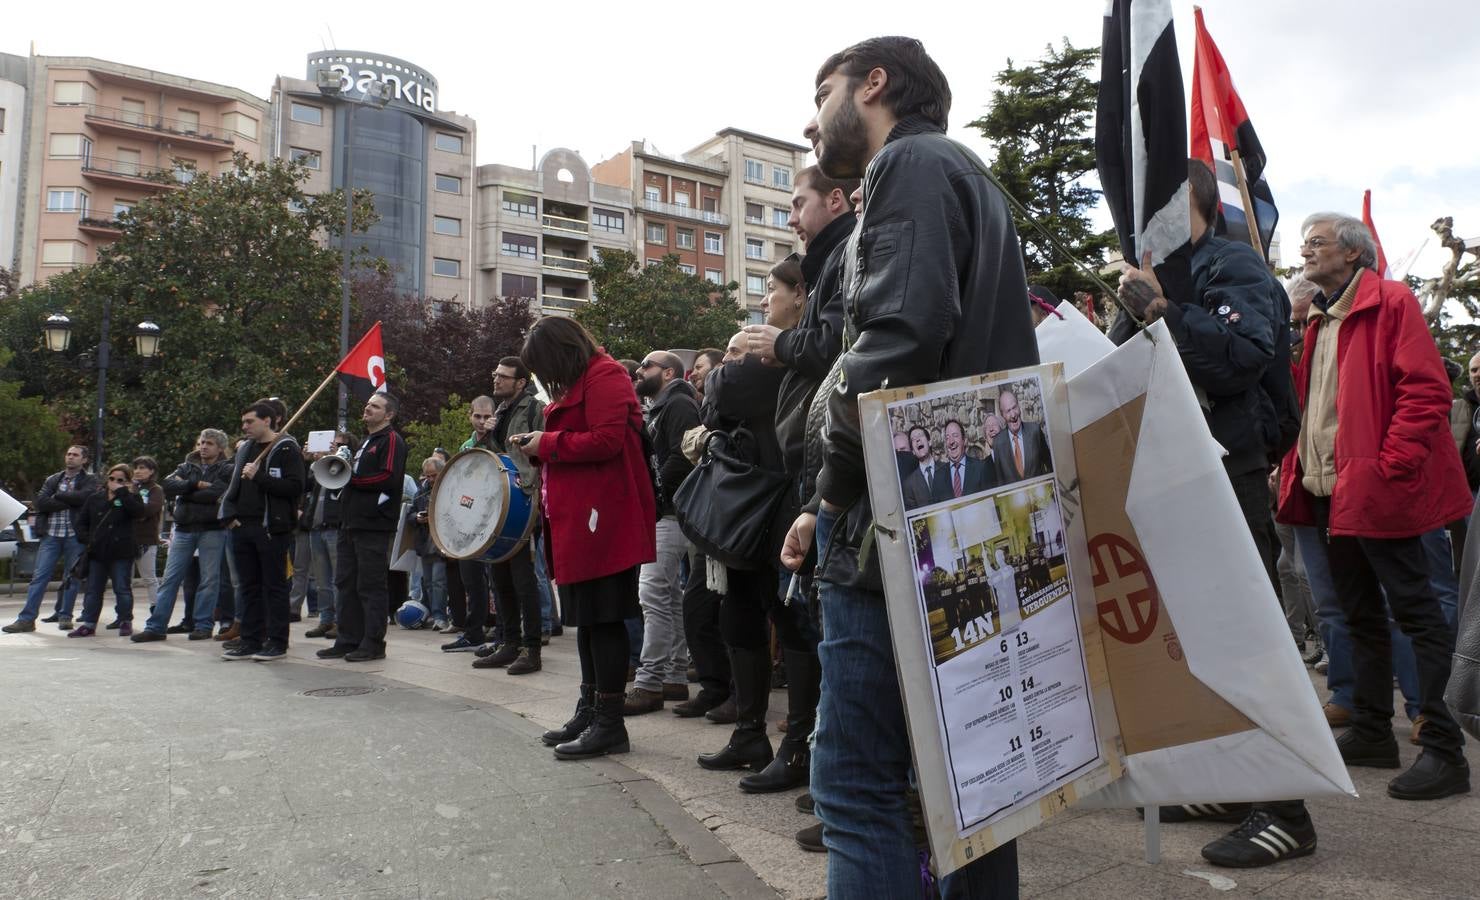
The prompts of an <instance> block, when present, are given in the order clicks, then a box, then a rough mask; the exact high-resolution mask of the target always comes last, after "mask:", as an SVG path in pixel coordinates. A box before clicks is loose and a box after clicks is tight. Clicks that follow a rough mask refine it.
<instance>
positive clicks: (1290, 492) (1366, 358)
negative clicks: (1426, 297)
mask: <svg viewBox="0 0 1480 900" xmlns="http://www.w3.org/2000/svg"><path fill="white" fill-rule="evenodd" d="M1360 277H1361V281H1360V282H1358V284H1357V293H1356V296H1355V297H1354V298H1353V300H1352V307H1351V311H1350V312H1348V313H1347V316H1346V319H1345V320H1343V321H1342V323H1341V328H1340V330H1338V331H1337V332H1336V338H1337V344H1336V422H1337V426H1336V489H1335V490H1334V491H1333V492H1332V495H1331V519H1330V530H1331V533H1332V534H1334V535H1348V536H1355V537H1372V538H1401V537H1413V536H1415V535H1419V534H1423V533H1425V532H1428V531H1432V530H1434V529H1435V528H1438V527H1440V526H1442V525H1447V524H1448V523H1450V522H1453V521H1454V520H1456V519H1460V518H1463V517H1465V516H1467V515H1469V512H1470V507H1471V506H1472V503H1471V500H1470V492H1469V489H1468V484H1467V483H1466V481H1465V471H1464V467H1463V466H1462V465H1461V464H1460V460H1459V451H1457V450H1456V449H1455V447H1454V438H1453V437H1452V436H1451V435H1450V433H1449V404H1450V401H1451V400H1452V399H1453V394H1452V392H1451V390H1450V386H1449V376H1448V373H1446V372H1445V371H1444V363H1443V361H1442V360H1440V358H1439V351H1438V348H1437V347H1435V346H1434V339H1433V337H1432V336H1430V334H1429V329H1428V324H1427V323H1426V322H1425V321H1424V317H1423V312H1422V310H1420V308H1419V305H1418V300H1417V299H1416V298H1415V297H1414V296H1413V293H1412V292H1411V291H1409V290H1408V288H1407V287H1405V286H1404V285H1403V284H1402V283H1401V282H1397V281H1383V280H1382V278H1380V277H1379V276H1378V275H1377V273H1376V272H1373V271H1371V270H1370V269H1369V270H1364V271H1363V272H1362V273H1361V276H1360ZM1322 321H1323V320H1320V319H1317V320H1315V321H1313V322H1311V324H1310V327H1309V329H1308V330H1307V331H1306V333H1305V349H1304V352H1302V353H1301V357H1300V363H1299V364H1298V365H1297V366H1296V367H1295V392H1296V395H1297V396H1298V397H1299V398H1300V403H1301V405H1302V407H1303V406H1304V404H1305V400H1306V394H1307V392H1308V389H1309V386H1310V364H1311V356H1312V354H1313V352H1314V351H1315V346H1316V341H1318V340H1319V339H1320V336H1321V335H1320V328H1321V322H1322ZM1303 477H1304V473H1303V472H1302V471H1301V468H1300V457H1299V454H1298V453H1297V452H1296V450H1295V449H1291V450H1290V452H1289V453H1287V454H1286V455H1285V461H1284V464H1283V465H1282V466H1281V467H1280V502H1279V512H1278V514H1277V516H1276V517H1277V518H1278V519H1279V520H1280V521H1281V522H1286V523H1289V524H1291V525H1313V524H1315V520H1314V517H1313V515H1312V510H1311V499H1312V497H1311V495H1310V493H1309V492H1308V491H1306V490H1305V488H1304V487H1302V486H1301V479H1302V478H1303Z"/></svg>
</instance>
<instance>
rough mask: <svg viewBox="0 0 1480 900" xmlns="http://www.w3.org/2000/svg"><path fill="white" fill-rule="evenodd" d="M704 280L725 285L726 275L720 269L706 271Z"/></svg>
mask: <svg viewBox="0 0 1480 900" xmlns="http://www.w3.org/2000/svg"><path fill="white" fill-rule="evenodd" d="M704 280H705V281H708V282H710V283H712V284H724V283H725V275H724V273H723V272H721V271H720V270H719V269H705V270H704Z"/></svg>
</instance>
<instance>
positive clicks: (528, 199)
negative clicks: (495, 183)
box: [504, 191, 537, 219]
mask: <svg viewBox="0 0 1480 900" xmlns="http://www.w3.org/2000/svg"><path fill="white" fill-rule="evenodd" d="M536 203H537V201H536V200H535V196H534V195H533V194H519V193H515V192H514V191H504V212H506V213H513V214H514V215H516V216H524V217H525V218H529V219H533V218H534V217H535V215H536V212H535V206H536Z"/></svg>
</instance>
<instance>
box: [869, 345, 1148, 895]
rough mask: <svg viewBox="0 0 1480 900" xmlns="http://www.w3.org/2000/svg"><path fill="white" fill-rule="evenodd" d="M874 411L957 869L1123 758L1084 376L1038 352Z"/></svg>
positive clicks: (910, 705)
mask: <svg viewBox="0 0 1480 900" xmlns="http://www.w3.org/2000/svg"><path fill="white" fill-rule="evenodd" d="M859 410H860V414H861V416H862V418H863V422H864V445H865V457H866V460H867V463H868V473H869V494H870V499H871V501H872V503H873V510H874V516H875V522H876V525H877V526H878V528H877V529H876V530H877V531H878V533H879V535H880V537H879V538H878V547H879V555H880V563H881V565H882V568H883V574H884V581H885V593H886V595H887V600H888V608H889V617H890V630H891V633H892V637H893V641H894V646H895V655H896V659H897V661H898V665H899V669H900V683H901V685H902V686H903V689H904V697H905V707H906V712H907V714H908V716H909V720H910V732H911V740H912V741H913V742H914V745H915V747H914V750H915V758H916V763H917V769H918V770H919V771H920V773H921V782H922V799H923V800H924V802H925V807H926V818H927V831H928V832H929V833H930V835H931V844H932V848H933V849H935V850H936V854H937V862H938V863H939V861H940V854H941V853H942V852H945V853H946V854H947V855H948V856H950V857H951V859H952V860H953V862H952V863H950V864H948V865H947V868H946V871H949V870H951V869H953V868H955V867H956V866H959V865H962V864H964V863H965V862H967V861H969V860H970V859H971V858H972V857H973V856H974V855H976V854H977V853H980V852H986V851H987V850H990V849H991V848H992V847H995V846H997V845H998V844H1000V843H1002V842H1004V841H1006V840H1010V839H1012V838H1013V837H1015V836H1017V835H1018V834H1021V833H1022V832H1023V831H1026V830H1027V829H1029V828H1031V827H1033V826H1034V825H1036V824H1038V823H1039V822H1041V821H1042V820H1043V819H1044V818H1046V817H1047V816H1049V815H1051V814H1052V813H1053V812H1055V811H1057V810H1058V809H1062V808H1066V807H1067V806H1068V805H1070V804H1071V803H1072V800H1073V798H1074V797H1076V796H1079V795H1081V794H1083V793H1087V792H1090V791H1093V790H1097V789H1098V788H1099V787H1102V786H1103V785H1104V784H1107V783H1109V781H1111V780H1113V779H1114V778H1115V777H1118V775H1119V774H1120V762H1119V748H1118V734H1117V729H1116V726H1115V719H1114V709H1113V703H1112V700H1111V695H1110V691H1109V683H1108V679H1107V678H1106V676H1105V674H1104V662H1103V655H1102V650H1101V646H1100V642H1099V633H1098V628H1099V624H1098V619H1097V617H1096V616H1095V615H1094V612H1093V610H1094V594H1093V591H1092V590H1091V588H1090V585H1089V581H1088V573H1089V570H1088V568H1087V556H1086V555H1085V542H1084V537H1083V527H1082V524H1081V523H1080V522H1079V521H1078V519H1077V516H1076V513H1077V511H1078V499H1077V495H1076V493H1075V489H1074V485H1075V472H1074V455H1073V448H1072V444H1071V440H1072V438H1071V430H1070V427H1069V419H1068V400H1067V390H1066V388H1065V385H1064V380H1063V375H1062V368H1061V367H1060V366H1058V365H1054V366H1038V367H1034V368H1031V369H1021V370H1015V371H1013V372H1009V373H1001V374H997V375H992V376H983V377H979V378H974V379H965V380H960V381H953V382H944V383H940V384H936V385H928V386H925V387H923V388H913V389H904V390H888V391H879V392H876V393H874V394H869V395H867V396H866V397H862V398H860V402H859ZM926 760H935V761H937V762H938V763H939V767H938V771H935V767H932V766H930V765H927V763H926V762H925V761H926Z"/></svg>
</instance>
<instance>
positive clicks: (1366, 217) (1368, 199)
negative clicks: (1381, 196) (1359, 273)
mask: <svg viewBox="0 0 1480 900" xmlns="http://www.w3.org/2000/svg"><path fill="white" fill-rule="evenodd" d="M1362 224H1363V225H1366V226H1367V230H1368V231H1370V232H1372V243H1374V244H1376V245H1377V274H1379V275H1381V276H1382V277H1383V278H1387V279H1391V278H1392V277H1393V273H1392V271H1390V270H1389V269H1388V263H1387V254H1386V253H1383V252H1382V239H1381V238H1379V237H1378V236H1377V226H1376V225H1373V224H1372V191H1370V190H1367V191H1363V192H1362Z"/></svg>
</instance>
